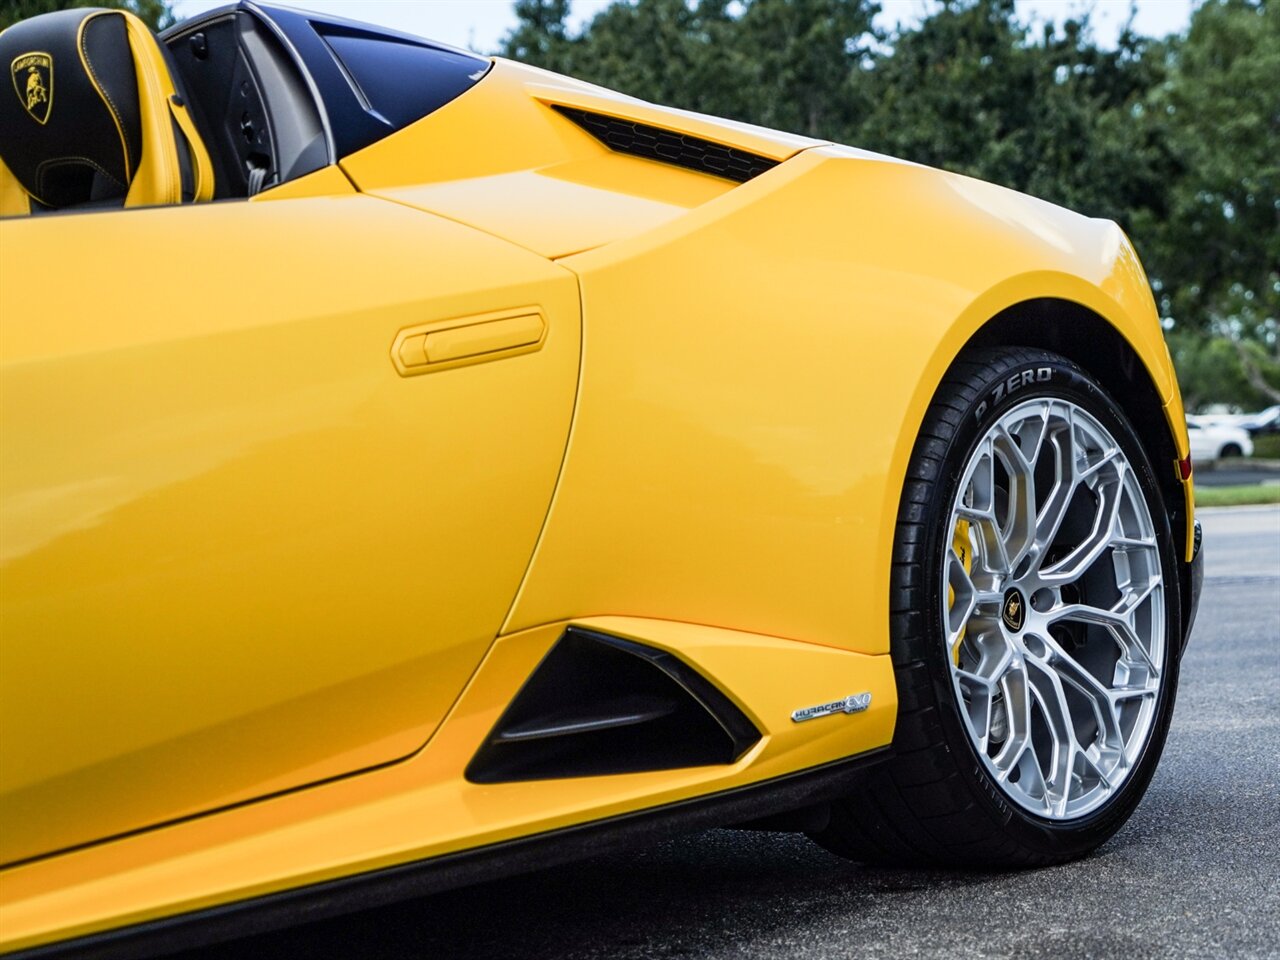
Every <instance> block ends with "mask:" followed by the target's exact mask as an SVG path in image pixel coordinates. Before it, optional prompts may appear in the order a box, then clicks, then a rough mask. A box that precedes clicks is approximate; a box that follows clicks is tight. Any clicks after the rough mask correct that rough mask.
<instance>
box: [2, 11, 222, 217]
mask: <svg viewBox="0 0 1280 960" xmlns="http://www.w3.org/2000/svg"><path fill="white" fill-rule="evenodd" d="M0 63H6V64H9V71H10V81H11V82H10V83H9V84H6V86H9V87H10V90H8V91H5V90H2V89H0V159H2V160H3V164H2V165H0V181H2V180H4V179H5V178H8V180H9V181H10V182H7V183H6V182H0V204H2V205H3V207H2V208H0V213H4V214H9V215H12V214H22V213H27V212H32V211H33V210H39V209H41V208H47V209H53V210H60V209H66V208H68V207H80V206H85V205H103V206H117V207H118V206H145V205H152V204H162V203H181V202H190V201H194V200H207V199H210V198H211V197H212V196H213V174H212V166H211V164H210V163H209V156H208V153H207V151H206V150H205V147H204V144H203V141H202V140H201V138H200V136H199V134H198V133H196V130H195V127H194V125H193V124H192V121H191V119H190V117H189V116H188V113H187V110H186V107H185V104H184V102H183V100H182V98H181V97H179V96H178V95H177V91H176V90H175V87H174V77H173V76H172V74H171V72H170V70H169V67H168V64H167V61H166V59H165V54H164V52H163V50H162V49H161V47H160V45H159V44H158V43H157V41H156V39H155V37H154V35H153V34H152V33H151V31H150V30H149V29H147V27H146V25H145V24H143V23H142V21H140V20H138V18H137V17H135V16H133V14H130V13H127V12H125V11H120V10H102V9H84V8H79V9H70V10H61V11H58V12H56V13H47V14H43V15H42V16H38V17H32V18H30V19H29V20H24V21H22V22H21V23H16V24H14V25H13V26H11V27H9V28H8V29H7V30H5V31H4V32H3V33H0ZM24 200H25V202H26V209H22V207H23V201H24Z"/></svg>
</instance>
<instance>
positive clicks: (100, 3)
mask: <svg viewBox="0 0 1280 960" xmlns="http://www.w3.org/2000/svg"><path fill="white" fill-rule="evenodd" d="M68 7H115V8H118V9H124V10H130V11H132V12H133V13H136V14H137V15H138V16H139V17H141V18H142V20H143V21H144V22H145V23H146V24H147V26H149V27H150V28H151V29H152V30H163V29H164V28H165V27H167V26H169V25H170V24H172V23H173V22H174V17H173V8H172V5H171V4H170V3H168V2H167V0H0V30H3V29H4V28H5V27H7V26H10V25H11V24H14V23H17V22H18V21H19V20H26V19H27V18H28V17H34V16H37V15H38V14H41V13H52V12H53V11H55V10H66V9H67V8H68Z"/></svg>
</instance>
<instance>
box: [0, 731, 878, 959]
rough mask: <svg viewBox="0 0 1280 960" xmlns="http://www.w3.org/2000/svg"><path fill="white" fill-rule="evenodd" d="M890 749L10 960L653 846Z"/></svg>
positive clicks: (830, 785)
mask: <svg viewBox="0 0 1280 960" xmlns="http://www.w3.org/2000/svg"><path fill="white" fill-rule="evenodd" d="M888 752H889V748H888V747H882V748H880V749H878V750H871V751H868V752H866V753H862V754H858V755H857V756H854V757H849V758H847V759H844V760H839V761H836V762H835V763H829V764H824V765H823V766H820V767H813V768H811V769H808V770H802V771H800V772H798V773H792V774H787V775H785V776H782V777H775V778H774V779H772V780H765V781H763V782H761V783H753V784H749V785H747V786H744V787H736V788H734V789H732V790H724V791H721V792H719V793H713V794H709V795H707V796H704V797H696V798H694V799H691V800H682V801H679V802H678V803H671V804H667V805H665V806H660V807H653V808H650V809H647V810H640V811H637V812H635V813H628V814H622V815H620V816H616V817H609V818H607V819H604V820H595V821H592V822H590V823H584V824H578V825H576V826H572V827H565V828H563V829H560V830H551V831H548V832H546V833H540V834H535V835H533V836H530V837H521V838H519V839H515V840H507V841H503V842H502V843H495V844H491V845H489V846H484V847H478V848H476V849H474V850H464V851H461V852H459V853H450V854H445V855H443V856H439V857H431V858H429V859H427V860H419V861H417V862H415V863H408V864H402V865H400V866H396V867H387V868H384V869H381V870H375V871H372V872H369V873H363V874H357V875H356V876H352V877H343V878H342V879H339V880H329V881H326V882H324V883H317V884H313V885H310V886H306V887H300V888H298V889H295V890H285V891H281V892H279V893H272V894H267V895H265V896H261V897H255V898H253V899H250V900H242V901H238V902H236V903H230V904H225V905H222V906H218V907H210V908H208V909H206V910H197V911H193V912H191V913H184V914H179V915H177V916H174V917H167V918H165V919H162V920H152V921H148V922H146V923H140V924H136V925H133V926H129V927H122V928H120V929H118V930H109V931H106V932H104V933H95V934H90V935H89V936H85V937H77V938H75V939H73V940H66V941H62V942H60V943H53V944H47V945H45V946H40V947H34V948H32V949H29V950H24V951H21V952H18V953H14V954H9V955H8V956H9V958H10V960H37V958H40V960H44V958H51V957H59V958H62V957H67V958H69V957H76V958H80V960H137V958H142V957H149V956H155V955H157V954H163V953H171V952H174V951H177V950H187V949H192V948H195V947H203V946H208V945H210V944H214V943H218V942H222V941H227V940H235V939H239V938H242V937H248V936H254V935H256V934H261V933H267V932H269V931H272V930H279V929H282V928H286V927H292V926H297V925H300V924H305V923H310V922H312V921H316V920H323V919H327V918H329V917H335V916H340V915H342V914H345V913H354V912H357V911H360V910H368V909H370V908H373V907H380V906H384V905H386V904H390V903H395V902H396V901H400V900H409V899H413V898H415V897H421V896H426V895H429V894H433V893H439V892H441V891H444V890H449V889H453V888H455V887H463V886H467V885H469V884H473V883H480V882H483V881H485V880H493V879H497V878H498V877H506V876H511V875H513V874H518V873H525V872H528V871H532V870H537V869H541V868H544V867H550V866H554V865H556V864H560V863H568V862H570V861H573V860H581V859H585V858H588V857H594V856H597V855H599V854H601V853H607V852H610V851H615V850H618V849H623V848H626V847H630V846H644V845H648V844H652V843H654V842H657V841H659V840H663V839H666V838H668V837H670V836H673V835H677V834H680V833H685V832H689V831H694V830H704V829H708V828H711V827H720V826H726V825H729V824H735V823H742V822H744V821H750V820H759V819H762V818H765V817H769V816H772V815H774V814H782V813H786V812H788V811H791V810H798V809H800V808H803V807H807V806H810V805H813V804H817V803H822V802H823V801H826V800H833V799H835V798H837V797H840V796H843V795H845V794H847V793H848V792H849V791H850V789H851V788H852V787H853V786H854V785H855V784H856V781H857V779H858V776H859V775H860V774H861V772H862V771H863V770H864V769H866V768H867V767H869V766H871V765H873V764H875V763H877V762H879V761H880V760H883V759H884V758H886V757H887V756H888Z"/></svg>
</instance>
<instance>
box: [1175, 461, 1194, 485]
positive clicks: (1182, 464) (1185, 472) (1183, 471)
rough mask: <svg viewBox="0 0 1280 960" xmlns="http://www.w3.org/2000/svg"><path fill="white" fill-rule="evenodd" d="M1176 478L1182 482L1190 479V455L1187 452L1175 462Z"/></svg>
mask: <svg viewBox="0 0 1280 960" xmlns="http://www.w3.org/2000/svg"><path fill="white" fill-rule="evenodd" d="M1177 467H1178V479H1179V480H1181V481H1182V482H1183V483H1185V482H1186V481H1188V480H1190V479H1191V455H1190V454H1187V455H1186V456H1185V457H1183V458H1182V459H1181V460H1179V461H1178V463H1177Z"/></svg>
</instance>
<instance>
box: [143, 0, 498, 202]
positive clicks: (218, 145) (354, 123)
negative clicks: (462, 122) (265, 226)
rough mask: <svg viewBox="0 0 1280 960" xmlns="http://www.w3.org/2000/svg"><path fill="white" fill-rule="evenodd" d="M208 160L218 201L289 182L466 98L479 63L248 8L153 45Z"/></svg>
mask: <svg viewBox="0 0 1280 960" xmlns="http://www.w3.org/2000/svg"><path fill="white" fill-rule="evenodd" d="M160 40H161V42H162V43H163V44H164V45H165V47H166V48H167V49H168V51H169V54H170V56H171V57H172V59H173V62H174V64H175V66H176V69H177V72H178V74H179V75H180V76H181V77H182V79H183V81H184V82H185V83H186V84H187V87H188V89H189V90H190V92H191V95H192V98H193V99H194V101H195V102H196V104H197V110H198V113H199V115H200V116H201V117H202V120H203V126H204V127H205V129H207V130H209V131H210V135H209V139H210V141H211V144H212V146H213V148H214V151H215V156H216V158H217V160H218V163H219V171H220V173H221V174H222V176H221V177H220V178H219V183H220V184H221V185H222V187H221V190H220V192H219V193H218V197H236V196H245V195H246V194H249V193H256V192H257V191H258V190H261V189H265V188H267V187H271V186H274V185H276V184H278V183H284V182H287V181H289V180H293V179H295V178H297V177H299V176H301V175H303V174H306V173H309V172H311V171H313V170H317V169H319V168H320V167H323V166H325V165H327V164H329V163H333V162H334V161H336V160H337V159H339V158H341V157H345V156H347V155H348V154H351V153H354V152H356V151H357V150H360V149H361V148H363V147H367V146H369V145H370V144H372V143H375V142H377V141H378V140H380V139H382V138H383V137H386V136H388V135H389V134H392V133H394V132H395V131H397V130H399V129H401V128H403V127H405V126H407V125H408V124H410V123H413V122H414V121H416V120H420V119H422V118H423V117H425V116H426V115H427V114H429V113H431V112H432V111H434V110H437V109H439V108H440V107H441V106H443V105H444V104H446V103H448V102H449V101H450V100H453V99H454V98H455V97H457V96H459V95H460V94H462V93H464V92H466V91H467V90H469V89H470V88H471V87H472V85H474V84H475V83H476V82H477V81H478V80H479V79H480V78H481V77H483V76H484V74H485V72H486V71H487V70H488V69H489V61H488V60H487V59H484V58H481V57H477V56H474V55H473V54H470V53H466V52H464V51H462V50H455V49H454V48H452V47H447V46H444V45H441V44H436V43H431V42H430V41H427V40H423V39H421V38H420V37H412V36H409V35H407V34H401V33H397V32H395V31H389V30H382V29H375V28H372V27H369V26H368V25H365V24H359V23H354V22H352V21H349V20H343V19H341V18H338V17H329V16H324V15H322V14H313V13H302V12H300V11H297V10H291V9H288V8H285V7H276V6H271V5H267V4H257V3H252V2H243V3H237V4H234V5H230V6H226V7H220V8H218V9H216V10H212V11H210V12H208V13H206V14H204V15H202V16H199V17H195V18H193V19H191V20H186V21H183V22H182V23H179V24H177V25H175V26H174V27H171V28H170V29H169V30H167V31H165V32H164V33H163V34H161V36H160Z"/></svg>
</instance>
